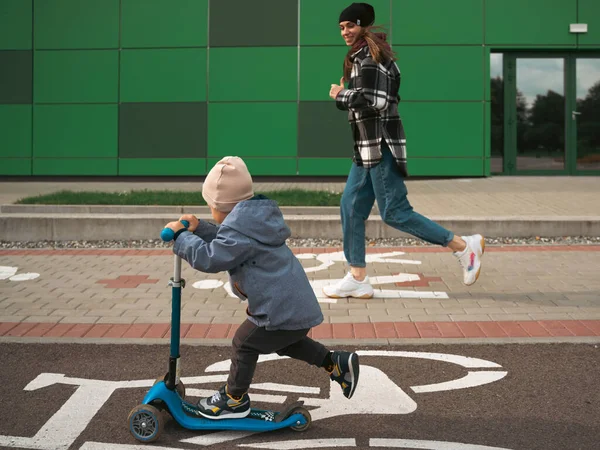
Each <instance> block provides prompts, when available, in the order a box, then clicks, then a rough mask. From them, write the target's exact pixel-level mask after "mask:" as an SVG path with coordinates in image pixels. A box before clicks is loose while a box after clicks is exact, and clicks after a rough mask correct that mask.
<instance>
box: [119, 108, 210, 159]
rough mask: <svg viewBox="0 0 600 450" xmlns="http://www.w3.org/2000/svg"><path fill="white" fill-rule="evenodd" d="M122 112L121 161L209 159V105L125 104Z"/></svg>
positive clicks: (120, 115)
mask: <svg viewBox="0 0 600 450" xmlns="http://www.w3.org/2000/svg"><path fill="white" fill-rule="evenodd" d="M119 111H120V113H119V156H120V157H121V158H172V159H175V158H204V157H205V156H206V128H207V125H206V103H202V102H198V103H193V102H182V103H123V104H121V105H120V110H119ZM177 164H179V162H177Z"/></svg>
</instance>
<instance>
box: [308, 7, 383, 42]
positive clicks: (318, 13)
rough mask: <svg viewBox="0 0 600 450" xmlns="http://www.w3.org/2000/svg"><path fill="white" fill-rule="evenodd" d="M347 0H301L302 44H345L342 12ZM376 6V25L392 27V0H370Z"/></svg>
mask: <svg viewBox="0 0 600 450" xmlns="http://www.w3.org/2000/svg"><path fill="white" fill-rule="evenodd" d="M351 3H352V2H351V1H347V0H326V1H323V0H300V44H301V45H340V46H345V42H344V40H343V39H342V35H341V33H340V22H339V19H340V13H341V12H342V11H343V10H344V8H346V7H347V6H349V5H350V4H351ZM368 3H369V4H371V5H373V8H375V25H380V26H382V27H384V28H385V29H386V30H387V31H389V29H390V22H391V21H390V0H370V1H369V2H368Z"/></svg>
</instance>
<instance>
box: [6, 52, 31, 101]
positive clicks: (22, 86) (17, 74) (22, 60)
mask: <svg viewBox="0 0 600 450" xmlns="http://www.w3.org/2000/svg"><path fill="white" fill-rule="evenodd" d="M31 55H32V52H31V51H28V50H18V51H13V50H7V51H0V104H3V103H4V104H6V103H31V100H32V91H31V77H32V74H31V71H32V61H31V57H32V56H31Z"/></svg>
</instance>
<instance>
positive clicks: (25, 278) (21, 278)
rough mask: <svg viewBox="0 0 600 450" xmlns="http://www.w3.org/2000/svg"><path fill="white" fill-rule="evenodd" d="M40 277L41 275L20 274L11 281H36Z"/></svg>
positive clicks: (32, 273) (11, 278) (31, 273)
mask: <svg viewBox="0 0 600 450" xmlns="http://www.w3.org/2000/svg"><path fill="white" fill-rule="evenodd" d="M39 276H40V274H39V273H34V272H28V273H20V274H18V275H14V276H12V277H10V278H9V280H10V281H28V280H35V279H36V278H38V277H39Z"/></svg>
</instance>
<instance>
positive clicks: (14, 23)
mask: <svg viewBox="0 0 600 450" xmlns="http://www.w3.org/2000/svg"><path fill="white" fill-rule="evenodd" d="M32 4H33V2H32V0H2V1H0V50H28V49H31V46H32V42H31V38H32V34H31V17H32Z"/></svg>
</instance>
